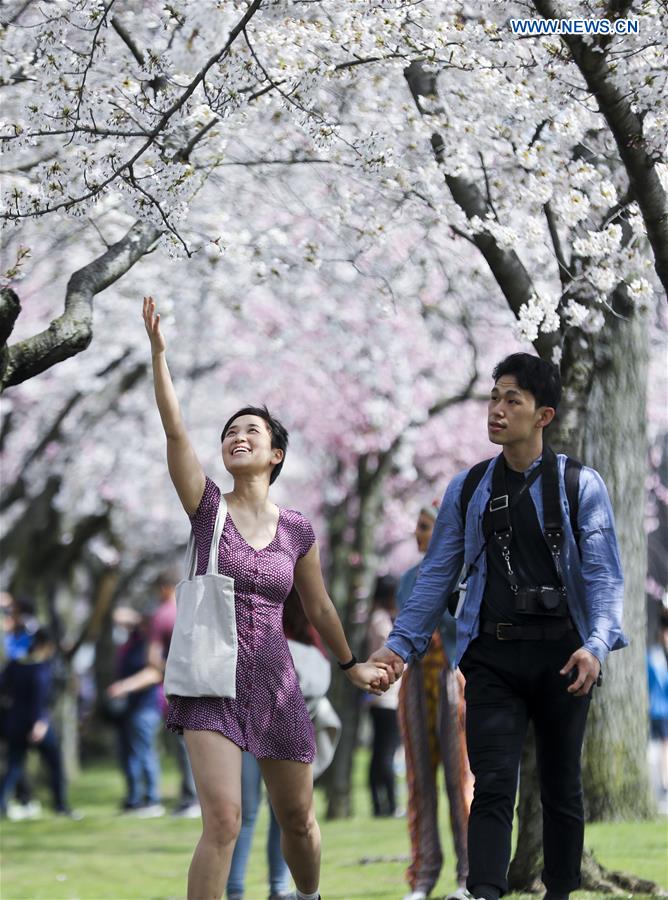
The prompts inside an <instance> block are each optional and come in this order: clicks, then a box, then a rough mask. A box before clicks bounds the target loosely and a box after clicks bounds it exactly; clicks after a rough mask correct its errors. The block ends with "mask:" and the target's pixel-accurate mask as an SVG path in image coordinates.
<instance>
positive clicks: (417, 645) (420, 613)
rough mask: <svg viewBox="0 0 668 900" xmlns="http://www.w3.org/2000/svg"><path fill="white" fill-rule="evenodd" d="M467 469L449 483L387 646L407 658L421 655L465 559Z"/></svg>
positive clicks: (453, 587) (454, 585) (437, 622)
mask: <svg viewBox="0 0 668 900" xmlns="http://www.w3.org/2000/svg"><path fill="white" fill-rule="evenodd" d="M465 477H466V472H462V473H460V474H459V475H457V476H456V477H455V478H453V479H452V481H451V482H450V484H449V486H448V489H447V491H446V492H445V496H444V497H443V502H442V503H441V508H440V510H439V513H438V517H437V519H436V524H435V525H434V533H433V534H432V537H431V541H430V542H429V549H428V550H427V553H426V555H425V558H424V561H423V563H422V565H421V567H420V571H419V574H418V577H417V581H416V582H415V587H414V588H413V591H412V593H411V595H410V597H409V599H408V600H407V602H406V604H405V605H404V606H403V608H402V610H401V612H400V613H399V615H398V617H397V619H396V621H395V623H394V628H393V629H392V633H391V634H390V636H389V638H388V639H387V646H388V647H389V648H390V650H392V651H394V653H396V654H398V655H399V656H400V657H401V658H402V659H403V660H404V661H406V660H410V659H412V658H414V657H416V656H418V657H419V656H422V655H423V654H424V653H425V652H426V650H427V647H428V646H429V641H430V639H431V636H432V634H433V633H434V631H435V629H436V627H437V626H438V624H439V622H440V621H441V617H442V616H443V613H444V611H445V609H446V606H447V602H448V597H449V596H450V594H451V593H452V591H453V590H454V589H455V587H456V585H457V579H458V578H459V574H460V572H461V570H462V565H463V562H464V528H463V526H462V517H461V508H460V503H459V500H460V497H461V492H462V485H463V483H464V479H465Z"/></svg>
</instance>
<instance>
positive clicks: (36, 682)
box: [0, 628, 78, 817]
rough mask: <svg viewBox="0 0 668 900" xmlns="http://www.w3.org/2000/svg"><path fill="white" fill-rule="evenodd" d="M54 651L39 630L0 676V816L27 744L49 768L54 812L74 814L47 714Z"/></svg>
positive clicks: (13, 784)
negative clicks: (2, 748) (2, 747)
mask: <svg viewBox="0 0 668 900" xmlns="http://www.w3.org/2000/svg"><path fill="white" fill-rule="evenodd" d="M53 654H54V644H53V641H52V639H51V636H50V635H49V633H48V631H47V630H46V629H45V628H38V630H37V631H36V632H35V634H34V635H33V637H32V642H31V644H30V650H29V652H28V653H27V654H26V655H25V656H22V657H20V658H18V659H12V660H10V662H9V663H8V664H7V666H6V667H5V669H4V671H3V672H2V675H0V693H2V695H3V696H4V697H5V698H7V700H8V701H9V705H8V708H7V709H6V712H5V733H6V740H7V745H8V749H7V771H6V772H5V774H4V776H3V778H2V781H1V782H0V815H3V816H4V815H5V814H6V810H7V800H8V799H9V797H10V796H11V795H12V792H13V790H14V787H15V786H16V783H17V781H18V780H19V779H20V777H21V775H22V774H23V770H24V766H25V761H26V756H27V753H28V750H29V749H30V748H31V747H34V748H35V749H36V750H37V751H38V752H39V754H40V756H41V758H42V761H43V762H44V764H45V765H46V767H47V769H48V771H49V786H50V788H51V793H52V795H53V805H54V809H55V811H56V813H57V814H59V815H66V816H72V815H73V814H72V811H71V810H70V808H69V805H68V802H67V789H66V784H65V773H64V769H63V762H62V755H61V751H60V743H59V740H58V736H57V734H56V731H55V728H54V726H53V723H52V721H51V716H50V713H49V700H50V695H51V688H52V684H53V671H52V660H53ZM77 817H78V816H77Z"/></svg>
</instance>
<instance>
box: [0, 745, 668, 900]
mask: <svg viewBox="0 0 668 900" xmlns="http://www.w3.org/2000/svg"><path fill="white" fill-rule="evenodd" d="M365 764H366V755H365V753H363V752H360V753H359V754H358V759H357V761H356V767H355V808H356V809H355V816H354V817H353V818H352V819H347V820H345V821H336V822H327V821H325V817H324V798H323V797H322V795H320V794H318V810H319V818H320V824H321V828H322V835H323V872H322V883H321V889H322V893H323V897H324V898H325V900H397V898H401V897H403V895H404V893H405V890H406V885H405V881H404V871H405V868H406V859H407V853H408V838H407V833H406V821H405V819H374V818H372V817H371V816H370V814H369V799H368V795H367V791H366V788H365V783H364V782H365V771H364V769H365ZM164 793H165V796H166V798H167V800H169V798H170V797H172V798H173V797H174V796H175V794H176V775H175V772H174V770H173V767H171V766H170V765H169V763H168V764H167V767H166V771H165V776H164ZM71 796H72V801H73V804H74V805H75V806H76V808H77V809H79V810H81V812H83V813H84V814H85V818H84V819H83V821H80V822H74V821H69V820H62V819H58V818H55V817H52V816H50V815H48V814H47V815H45V817H44V818H43V819H41V820H39V821H29V822H7V821H4V822H2V855H3V861H2V874H1V876H0V878H1V880H0V895H1V897H2V900H27V898H30V900H131V898H142V900H158V898H159V900H168V898H181V897H183V896H184V885H185V873H186V871H187V868H188V863H189V860H190V855H191V853H192V848H193V846H194V844H195V842H196V840H197V836H198V834H199V822H197V821H192V820H182V819H174V818H171V817H170V816H165V817H164V818H161V819H153V820H137V819H128V818H126V817H123V816H121V815H119V814H118V811H117V807H118V802H119V800H120V798H121V796H122V779H121V776H120V774H119V773H118V772H117V771H116V770H115V769H114V768H113V766H110V765H97V766H93V767H89V768H87V769H86V770H85V771H84V772H83V773H82V775H81V776H80V777H79V778H78V779H77V781H76V783H75V784H74V785H73V786H72V790H71ZM42 799H45V798H42ZM440 818H441V834H442V836H443V838H444V849H445V854H446V863H445V865H444V867H443V872H442V873H441V878H440V880H439V882H438V885H437V887H436V890H435V891H434V894H433V898H434V900H437V898H441V897H443V896H444V895H445V894H446V893H447V892H448V891H449V890H451V889H452V888H454V886H455V882H454V861H453V853H452V846H451V842H450V838H449V831H448V827H447V803H446V802H445V801H444V802H443V803H442V804H441V814H440ZM266 824H267V817H266V809H263V811H262V814H261V818H260V820H259V822H258V827H257V833H256V840H255V845H254V847H253V853H252V856H251V861H250V866H249V871H248V879H247V889H246V897H247V900H264V898H266V896H267V894H268V890H267V874H266V873H267V870H266V862H265V852H264V846H265V838H266ZM667 826H668V820H666V819H665V818H664V819H662V820H657V821H655V822H641V823H614V824H598V825H591V826H589V827H588V829H587V834H586V844H587V846H588V847H590V848H592V849H594V850H595V852H596V855H597V858H598V859H599V860H600V861H601V862H602V863H604V864H605V865H607V866H609V867H612V868H614V869H621V870H627V871H633V872H634V873H635V874H636V875H642V876H644V877H645V878H650V879H653V880H655V881H658V882H660V883H662V884H665V885H668V860H667V836H668V831H667ZM514 896H515V897H516V898H518V897H519V895H514ZM595 896H599V895H596V894H588V893H584V892H582V893H580V894H576V895H575V898H576V900H588V898H593V897H595ZM601 896H602V895H601ZM636 896H638V897H642V896H643V895H636ZM645 896H647V895H645Z"/></svg>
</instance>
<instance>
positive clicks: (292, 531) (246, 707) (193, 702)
mask: <svg viewBox="0 0 668 900" xmlns="http://www.w3.org/2000/svg"><path fill="white" fill-rule="evenodd" d="M219 502H220V489H219V488H218V486H217V485H216V484H214V482H213V481H211V479H210V478H207V479H206V486H205V488H204V494H203V495H202V499H201V501H200V505H199V507H198V509H197V511H196V512H195V514H194V515H193V516H191V517H190V518H191V522H192V528H193V533H194V535H195V541H196V544H197V574H198V575H201V574H203V573H204V572H206V567H207V563H208V561H209V547H210V546H211V540H212V538H213V528H214V524H215V521H216V513H217V512H218V504H219ZM314 541H315V534H314V533H313V528H312V527H311V524H310V522H309V521H308V520H307V519H306V518H305V517H304V516H303V515H302V514H301V513H299V512H296V511H295V510H293V509H281V511H280V514H279V519H278V527H277V529H276V535H275V536H274V539H273V540H272V541H271V543H270V544H268V545H267V546H266V547H264V548H263V549H262V550H254V549H253V548H252V547H251V546H250V545H249V544H247V543H246V541H245V540H244V539H243V538H242V536H241V535H240V534H239V532H238V531H237V529H236V527H235V525H234V522H233V521H232V518H231V516H230V515H229V513H228V515H227V517H226V519H225V526H224V528H223V532H222V537H221V540H220V555H219V559H218V572H219V573H220V574H221V575H228V576H230V577H231V578H234V599H235V611H236V620H237V637H238V658H237V688H236V694H237V695H236V697H235V698H234V699H232V698H229V697H221V698H218V697H172V700H171V702H170V704H169V711H168V713H167V727H168V728H169V729H171V730H172V731H176V732H179V733H180V732H182V731H183V729H184V728H187V729H192V730H194V731H219V732H220V733H221V734H224V735H225V737H227V738H229V739H230V740H231V741H234V743H235V744H237V745H238V746H239V747H241V749H242V750H248V751H249V752H250V753H252V755H253V756H255V757H256V758H258V759H262V758H265V759H266V758H268V759H292V760H296V761H297V762H304V763H311V762H313V757H314V756H315V735H314V730H313V724H312V723H311V719H310V717H309V714H308V710H307V709H306V703H305V702H304V698H303V696H302V693H301V690H300V688H299V681H298V679H297V673H296V672H295V667H294V664H293V662H292V657H291V655H290V650H289V649H288V644H287V641H286V639H285V635H284V634H283V603H284V601H285V598H286V597H287V596H288V594H289V593H290V589H291V588H292V582H293V577H294V568H295V564H296V562H297V560H298V559H299V558H300V557H302V556H304V554H305V553H307V552H308V551H309V550H310V549H311V547H312V546H313V543H314Z"/></svg>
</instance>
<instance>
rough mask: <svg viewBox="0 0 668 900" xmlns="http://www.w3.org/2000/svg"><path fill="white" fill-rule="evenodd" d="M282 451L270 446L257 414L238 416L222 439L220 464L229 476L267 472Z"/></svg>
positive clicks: (264, 426)
mask: <svg viewBox="0 0 668 900" xmlns="http://www.w3.org/2000/svg"><path fill="white" fill-rule="evenodd" d="M282 458H283V451H282V450H279V449H272V446H271V430H270V428H269V426H268V424H267V423H266V422H265V421H264V419H262V418H261V417H260V416H251V415H247V416H239V417H238V418H236V419H233V420H232V422H231V423H230V425H229V427H228V429H227V431H226V432H225V436H224V438H223V463H224V465H225V468H226V469H227V471H228V472H229V473H230V474H231V475H237V474H239V475H240V474H246V473H247V474H251V473H253V474H260V473H261V472H265V471H266V472H268V473H271V470H272V468H273V466H275V465H276V464H277V463H279V462H280V461H281V459H282Z"/></svg>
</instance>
